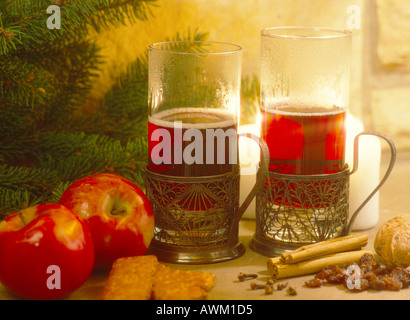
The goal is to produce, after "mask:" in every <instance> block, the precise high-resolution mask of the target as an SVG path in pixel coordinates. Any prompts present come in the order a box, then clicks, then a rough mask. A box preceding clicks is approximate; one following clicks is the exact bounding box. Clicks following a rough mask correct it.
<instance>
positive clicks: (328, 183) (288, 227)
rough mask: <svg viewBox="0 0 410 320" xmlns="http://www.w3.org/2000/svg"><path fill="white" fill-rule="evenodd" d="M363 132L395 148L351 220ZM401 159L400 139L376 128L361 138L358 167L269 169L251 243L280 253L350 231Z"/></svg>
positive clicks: (264, 250)
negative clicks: (299, 171) (352, 180)
mask: <svg viewBox="0 0 410 320" xmlns="http://www.w3.org/2000/svg"><path fill="white" fill-rule="evenodd" d="M362 135H374V136H377V137H380V138H382V139H384V140H385V141H386V142H387V143H388V144H389V146H390V149H391V159H390V164H389V166H388V169H387V171H386V173H385V175H384V177H383V179H382V180H381V181H380V183H379V184H378V185H377V186H376V188H375V189H374V190H373V192H372V193H371V194H370V195H369V196H368V197H367V198H366V200H365V201H364V202H363V203H362V204H361V206H360V207H359V208H358V209H357V210H356V211H355V212H354V213H353V214H352V216H351V217H350V220H349V177H350V175H351V174H353V173H354V172H356V171H357V168H358V144H359V137H360V136H362ZM395 160H396V148H395V145H394V142H393V141H392V140H391V139H390V138H389V137H387V136H385V135H383V134H380V133H376V132H362V133H360V134H359V135H357V136H356V138H355V143H354V166H353V169H352V171H350V170H349V168H348V167H347V166H346V168H345V170H343V171H341V172H339V173H334V174H321V175H288V174H279V173H275V172H269V176H268V178H267V180H266V182H265V186H264V188H262V191H261V192H260V193H258V194H257V196H256V230H255V234H254V237H253V238H252V241H251V243H250V247H251V248H252V249H253V250H254V251H256V252H258V253H260V254H263V255H266V256H276V255H280V254H281V253H282V252H284V251H287V250H294V249H296V248H298V247H300V246H302V245H306V244H311V243H315V242H318V241H323V240H328V239H332V238H336V237H340V236H344V235H347V234H349V233H350V232H351V229H352V225H353V222H354V220H355V219H356V217H357V215H358V214H359V212H360V210H361V209H362V208H363V207H364V206H365V205H366V204H367V203H368V202H369V201H370V199H371V198H372V197H373V196H374V194H375V193H376V192H377V191H378V190H379V189H380V188H381V186H382V185H383V184H384V182H385V181H386V180H387V178H388V177H389V175H390V173H391V171H392V169H393V166H394V163H395Z"/></svg>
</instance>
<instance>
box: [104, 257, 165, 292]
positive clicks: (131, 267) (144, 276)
mask: <svg viewBox="0 0 410 320" xmlns="http://www.w3.org/2000/svg"><path fill="white" fill-rule="evenodd" d="M158 264H159V263H158V259H157V257H156V256H154V255H147V256H137V257H125V258H119V259H117V260H115V261H114V263H113V265H112V268H111V271H110V274H109V276H108V280H107V283H106V285H105V288H104V291H103V294H102V296H101V299H102V300H149V299H151V292H152V285H153V284H154V278H155V274H156V271H157V267H158Z"/></svg>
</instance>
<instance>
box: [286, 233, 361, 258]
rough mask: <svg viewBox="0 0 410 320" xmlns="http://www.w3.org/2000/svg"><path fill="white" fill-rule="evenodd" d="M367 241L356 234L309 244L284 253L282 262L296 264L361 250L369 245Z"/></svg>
mask: <svg viewBox="0 0 410 320" xmlns="http://www.w3.org/2000/svg"><path fill="white" fill-rule="evenodd" d="M367 241H368V237H367V235H366V234H354V235H349V236H345V237H340V238H334V239H330V240H326V241H322V242H317V243H314V244H309V245H306V246H303V247H300V248H298V249H296V250H293V251H289V252H284V253H282V255H281V258H280V261H282V262H284V263H296V262H300V261H305V260H310V259H314V258H317V257H320V256H324V255H328V254H332V253H337V252H344V251H353V250H360V249H362V248H363V247H365V246H366V245H367Z"/></svg>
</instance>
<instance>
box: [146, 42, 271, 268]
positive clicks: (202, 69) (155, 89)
mask: <svg viewBox="0 0 410 320" xmlns="http://www.w3.org/2000/svg"><path fill="white" fill-rule="evenodd" d="M148 57H149V79H148V94H149V96H148V105H149V116H148V149H149V164H148V166H147V170H146V187H147V196H148V198H149V199H150V201H151V204H152V205H153V208H154V215H155V234H154V239H153V241H152V243H151V251H153V252H155V254H157V255H158V256H159V257H160V258H161V259H163V260H166V261H169V262H179V263H208V262H216V261H223V260H228V259H232V258H235V257H238V256H240V255H242V254H243V253H244V251H245V248H244V246H243V245H242V244H241V243H240V242H239V240H238V228H239V226H238V224H239V219H240V217H241V216H242V214H243V212H244V210H245V209H246V207H247V206H248V205H249V203H250V201H251V200H252V199H253V197H254V196H255V195H256V193H257V191H258V190H259V189H260V188H261V187H262V186H263V183H264V180H265V178H263V179H262V178H260V179H258V181H257V183H256V184H255V187H254V188H253V189H252V190H251V192H250V194H249V195H248V197H247V199H245V201H244V203H243V204H242V205H241V206H239V179H240V174H239V160H238V155H239V153H238V139H239V136H240V135H238V133H237V128H238V122H239V109H240V83H241V69H242V48H241V47H240V46H238V45H235V44H229V43H219V42H195V41H177V42H163V43H157V44H153V45H151V46H150V47H149V56H148ZM241 135H242V134H241ZM253 139H254V140H256V142H258V143H260V145H261V148H262V151H263V145H264V146H265V149H266V150H267V147H266V144H264V142H263V141H262V140H260V141H259V140H258V139H257V138H256V137H253ZM268 157H269V156H268V155H267V156H266V157H265V158H266V161H265V162H266V163H267V162H268ZM266 171H267V170H266Z"/></svg>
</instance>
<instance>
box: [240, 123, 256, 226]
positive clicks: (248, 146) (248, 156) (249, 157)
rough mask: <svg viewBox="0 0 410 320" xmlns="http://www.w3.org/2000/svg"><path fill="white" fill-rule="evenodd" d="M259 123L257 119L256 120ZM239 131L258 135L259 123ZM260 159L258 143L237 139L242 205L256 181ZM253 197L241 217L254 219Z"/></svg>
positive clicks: (245, 126) (242, 127)
mask: <svg viewBox="0 0 410 320" xmlns="http://www.w3.org/2000/svg"><path fill="white" fill-rule="evenodd" d="M257 123H259V120H258V121H257ZM238 131H239V133H252V134H253V135H255V136H258V137H259V136H260V132H259V125H257V124H249V125H243V126H240V127H239V130H238ZM259 161H260V148H259V145H258V144H257V143H256V142H255V141H253V140H251V139H249V138H240V140H239V163H240V166H241V181H240V192H239V205H242V203H243V202H244V200H245V199H246V197H247V196H248V194H249V193H250V192H251V190H252V188H253V186H254V185H255V182H256V173H257V170H258V165H259ZM255 205H256V202H255V198H254V199H253V201H252V202H251V204H250V205H249V207H248V208H247V209H246V211H245V213H244V214H243V216H242V218H245V219H255V210H256V206H255Z"/></svg>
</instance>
